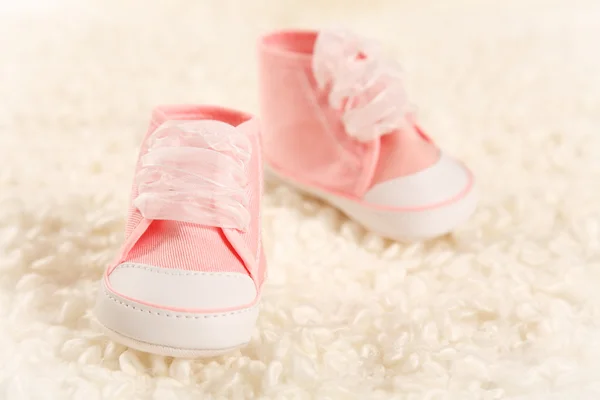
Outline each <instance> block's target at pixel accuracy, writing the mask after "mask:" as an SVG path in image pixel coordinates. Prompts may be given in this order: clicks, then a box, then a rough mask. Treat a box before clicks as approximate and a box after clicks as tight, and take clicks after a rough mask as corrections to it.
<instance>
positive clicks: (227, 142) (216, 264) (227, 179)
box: [105, 106, 265, 288]
mask: <svg viewBox="0 0 600 400" xmlns="http://www.w3.org/2000/svg"><path fill="white" fill-rule="evenodd" d="M186 121H187V122H186ZM182 122H184V123H183V124H182ZM188 122H189V123H188ZM261 182H262V163H261V148H260V138H259V130H258V122H257V121H256V120H254V119H252V118H251V117H250V116H249V115H247V114H244V113H241V112H238V111H234V110H229V109H225V108H220V107H212V106H163V107H158V108H156V109H155V110H154V112H153V114H152V121H151V123H150V127H149V129H148V132H147V134H146V136H145V137H144V140H143V142H142V145H141V149H140V155H139V158H138V162H137V166H136V172H135V179H134V185H133V190H132V194H131V204H130V209H129V213H128V217H127V226H126V232H125V243H124V245H123V248H122V250H121V253H120V254H119V256H118V257H117V259H116V261H115V263H114V264H113V265H112V266H111V267H110V268H109V269H108V270H107V276H108V275H110V273H111V272H112V271H113V270H114V268H116V267H117V266H118V265H120V264H122V263H125V262H127V263H139V264H146V265H151V266H154V267H160V268H168V269H174V268H177V269H180V270H189V271H203V272H237V273H242V274H248V275H250V276H251V277H252V279H253V280H254V281H255V283H256V285H257V288H259V287H260V286H261V285H262V282H263V280H264V275H265V262H264V255H263V251H262V244H261V233H260V232H261V228H260V198H261V191H262V183H261ZM105 281H106V282H107V284H110V282H109V281H108V280H105Z"/></svg>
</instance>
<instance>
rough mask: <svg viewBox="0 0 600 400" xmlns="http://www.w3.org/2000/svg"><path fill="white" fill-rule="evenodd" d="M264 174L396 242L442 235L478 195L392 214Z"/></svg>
mask: <svg viewBox="0 0 600 400" xmlns="http://www.w3.org/2000/svg"><path fill="white" fill-rule="evenodd" d="M264 171H265V179H269V180H271V181H273V180H275V181H280V182H284V183H286V184H288V185H290V186H292V187H294V188H296V189H299V190H301V191H303V192H305V193H307V194H309V195H312V196H315V197H317V198H319V199H322V200H324V201H326V202H328V203H330V204H331V205H333V206H335V207H336V208H338V209H339V210H340V211H342V212H343V213H344V214H346V215H347V216H348V217H350V218H351V219H354V220H355V221H357V222H358V223H360V224H361V225H363V226H364V227H365V228H366V229H368V230H370V231H372V232H375V233H377V234H379V235H381V236H384V237H387V238H390V239H393V240H398V241H418V240H425V239H431V238H435V237H438V236H442V235H445V234H447V233H449V232H451V231H452V230H453V229H454V228H456V227H457V226H458V225H460V224H462V223H464V222H465V221H467V220H468V219H469V217H470V216H471V215H472V214H473V213H474V212H475V209H476V208H477V194H476V191H475V190H474V189H473V188H471V189H470V190H469V192H468V193H466V194H465V195H464V196H463V197H461V198H459V199H457V200H456V201H454V202H452V203H448V204H445V205H443V206H439V207H435V208H430V209H424V210H419V211H394V210H383V209H378V208H375V207H373V208H371V207H365V206H364V205H363V204H360V203H358V202H355V201H353V200H351V199H347V198H344V197H339V196H336V195H333V194H331V193H327V192H325V191H322V190H320V189H317V188H314V187H309V186H306V185H302V184H299V183H297V182H294V181H292V180H290V179H288V178H286V177H284V176H282V175H280V174H279V173H277V172H276V171H275V170H274V169H273V168H271V167H270V166H268V165H265V167H264Z"/></svg>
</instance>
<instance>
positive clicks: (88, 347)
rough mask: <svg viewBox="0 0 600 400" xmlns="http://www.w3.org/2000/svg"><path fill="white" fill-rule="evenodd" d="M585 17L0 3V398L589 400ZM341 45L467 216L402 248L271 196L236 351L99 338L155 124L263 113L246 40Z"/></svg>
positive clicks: (26, 0)
mask: <svg viewBox="0 0 600 400" xmlns="http://www.w3.org/2000/svg"><path fill="white" fill-rule="evenodd" d="M598 21H600V2H598V1H597V0H547V1H541V0H520V1H517V0H506V1H502V2H498V1H493V0H478V1H475V0H457V1H452V2H447V1H445V0H436V1H434V0H425V1H416V0H402V1H397V0H371V1H368V2H367V1H363V2H351V1H342V0H331V1H324V0H320V1H316V0H302V1H299V0H282V1H275V0H271V1H268V0H256V1H248V0H226V1H225V0H224V1H218V2H217V1H210V2H209V1H186V0H174V1H173V0H170V1H168V0H156V1H141V0H127V1H118V0H106V1H101V0H90V1H85V2H84V1H75V0H56V1H52V2H50V1H44V0H22V1H14V2H8V1H3V2H1V3H0V93H1V95H2V96H1V97H0V158H1V159H2V161H3V162H2V168H0V354H1V357H0V358H1V361H0V399H6V400H26V399H82V400H96V399H111V400H114V399H125V400H132V399H160V400H162V399H215V400H216V399H234V400H235V399H318V400H325V399H331V400H345V399H358V400H370V399H373V400H384V399H385V400H387V399H413V400H420V399H429V400H434V399H437V400H447V399H450V400H453V399H457V400H470V399H473V400H481V399H543V400H548V399H561V400H567V399H569V400H570V399H576V400H588V399H589V400H595V399H598V398H599V397H600V256H599V254H600V165H599V164H600V47H599V45H598V40H599V38H600V23H599V22H598ZM340 25H341V26H345V27H348V28H351V29H354V30H356V31H358V32H360V33H363V34H365V35H367V36H371V37H374V38H378V39H381V40H382V41H383V43H384V45H385V46H386V47H387V48H388V50H389V51H390V52H391V53H392V54H394V55H395V56H396V57H397V58H398V59H399V60H400V61H401V63H402V64H403V65H404V67H405V70H406V76H407V81H408V86H409V88H408V89H409V91H410V93H411V94H412V100H413V102H414V103H416V104H417V105H418V106H419V116H420V119H421V121H422V124H423V126H424V127H425V128H426V129H427V131H428V132H429V133H430V134H431V135H432V136H433V137H434V138H435V140H436V141H437V142H438V143H439V144H440V145H441V146H442V147H444V148H445V149H447V151H449V152H450V153H453V154H455V155H457V156H459V157H461V158H462V159H464V161H465V162H466V163H467V164H469V166H470V167H471V168H472V169H473V170H474V171H475V173H476V175H477V178H478V184H479V189H480V191H481V195H482V200H481V206H480V208H479V210H478V211H477V213H476V215H475V216H474V218H473V219H472V220H471V221H469V222H468V223H467V224H465V225H464V226H461V227H460V228H459V229H457V230H456V232H454V233H453V234H452V235H451V236H447V237H444V238H440V239H438V240H434V241H430V242H427V243H415V244H399V243H393V242H391V241H387V240H382V239H381V238H379V237H377V236H375V235H373V234H371V233H369V232H366V231H365V230H364V229H362V228H361V227H359V226H358V225H357V224H356V223H354V222H352V221H349V220H347V219H346V218H344V217H343V216H342V215H341V214H340V213H339V212H338V211H336V210H334V209H332V208H331V207H329V206H327V205H326V204H323V203H321V202H319V201H317V200H315V199H312V198H308V197H304V196H302V195H300V194H298V193H296V192H295V191H294V190H292V189H290V188H287V187H284V186H273V185H271V186H268V187H267V189H266V195H265V202H264V203H265V205H264V239H265V242H266V246H267V248H266V251H267V256H268V260H269V266H270V281H269V284H268V286H267V288H266V290H265V293H264V303H263V306H262V309H261V317H260V320H259V324H258V328H257V330H256V334H255V336H254V339H253V341H252V343H251V344H250V345H249V346H248V347H247V348H245V349H243V350H241V351H238V352H236V353H233V354H230V355H227V356H223V357H218V358H214V359H209V360H201V361H186V360H173V359H169V358H163V357H155V356H150V355H147V354H143V353H139V352H136V351H132V350H128V349H126V348H125V347H123V346H120V345H117V344H115V343H112V342H110V341H108V340H107V339H105V338H104V337H103V336H102V335H101V334H100V333H99V331H98V330H97V328H96V327H95V326H94V324H93V319H92V318H91V315H90V308H91V307H92V304H93V302H94V296H95V292H96V281H97V279H98V278H99V277H100V275H101V273H102V270H103V268H104V267H105V265H106V264H107V263H108V262H109V261H110V260H111V258H112V257H113V255H114V253H115V251H116V250H117V248H118V246H119V245H120V242H121V239H122V237H123V234H122V232H123V227H124V216H125V210H126V204H127V199H128V195H129V188H130V182H131V178H132V172H133V170H132V167H133V165H134V162H135V158H136V155H137V145H138V143H139V141H140V137H141V135H142V133H143V131H144V129H145V127H146V124H147V121H148V117H149V112H150V109H151V108H152V107H153V106H154V105H156V104H160V103H216V104H221V105H227V106H231V107H237V108H241V109H245V110H248V111H252V112H255V111H256V109H257V107H256V103H257V99H256V97H257V96H256V88H257V85H256V80H255V70H256V67H255V59H254V55H255V54H254V47H253V44H254V42H255V40H256V38H257V36H258V35H259V33H261V32H264V31H267V30H270V29H275V28H283V27H309V28H311V27H317V28H318V27H322V26H323V27H330V26H340Z"/></svg>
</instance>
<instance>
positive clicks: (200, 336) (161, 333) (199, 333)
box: [94, 282, 258, 358]
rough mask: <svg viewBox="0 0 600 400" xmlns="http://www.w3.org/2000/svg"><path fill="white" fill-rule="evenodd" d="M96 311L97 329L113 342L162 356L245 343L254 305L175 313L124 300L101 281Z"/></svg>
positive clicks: (212, 352)
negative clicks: (227, 309)
mask: <svg viewBox="0 0 600 400" xmlns="http://www.w3.org/2000/svg"><path fill="white" fill-rule="evenodd" d="M94 313H95V316H96V319H97V320H98V322H99V325H100V327H101V329H102V330H103V331H104V333H105V334H106V335H107V336H108V337H110V338H111V339H113V340H114V341H115V342H118V343H121V344H123V345H125V346H128V347H131V348H133V349H136V350H140V351H144V352H148V353H153V354H158V355H162V356H169V357H182V358H200V357H214V356H218V355H221V354H225V353H229V352H231V351H233V350H235V349H238V348H240V347H243V346H245V345H246V344H248V342H250V339H251V337H252V333H253V332H254V328H255V326H256V320H257V318H258V305H254V306H252V307H250V308H244V309H240V310H235V311H229V312H222V313H213V314H208V313H207V314H198V313H188V312H174V311H169V310H163V309H160V308H156V307H151V306H147V305H143V304H139V303H136V302H133V301H131V300H127V299H125V298H123V297H121V296H119V295H118V294H116V293H114V292H112V291H110V290H109V289H108V288H107V287H106V285H105V283H104V282H102V284H101V287H100V290H99V293H98V298H97V302H96V307H95V309H94Z"/></svg>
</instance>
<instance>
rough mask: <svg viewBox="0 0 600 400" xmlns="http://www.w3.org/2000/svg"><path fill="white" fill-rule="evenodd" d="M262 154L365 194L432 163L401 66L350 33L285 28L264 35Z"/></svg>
mask: <svg viewBox="0 0 600 400" xmlns="http://www.w3.org/2000/svg"><path fill="white" fill-rule="evenodd" d="M259 63H260V65H259V73H260V85H261V86H260V98H261V113H262V134H263V154H264V157H265V159H266V161H267V162H268V163H269V164H270V165H271V166H272V167H273V168H275V169H276V170H277V171H278V172H279V173H282V174H284V175H286V176H289V177H291V178H293V179H295V180H297V181H299V182H301V183H304V184H308V185H314V186H317V187H320V188H322V189H326V190H329V191H333V192H337V193H339V194H343V195H347V196H350V197H355V198H359V199H360V198H361V197H362V196H363V195H364V194H365V192H367V191H368V190H369V189H370V188H371V187H373V185H375V184H377V183H380V182H384V181H387V180H390V179H394V178H398V177H403V176H407V175H410V174H413V173H416V172H418V171H421V170H423V169H425V168H427V167H429V166H431V165H433V164H434V163H435V162H436V161H437V160H438V159H439V157H440V153H439V150H438V149H437V147H436V146H435V145H434V144H433V143H432V141H431V140H430V139H429V138H428V137H427V136H426V135H425V134H424V133H423V132H422V130H421V129H420V128H419V127H418V126H417V125H416V124H415V120H414V116H413V114H412V113H411V109H410V104H409V103H408V101H407V98H406V95H405V93H404V89H403V87H402V82H401V80H400V78H399V76H398V72H399V70H398V68H397V67H396V66H395V65H394V64H393V63H392V62H390V61H389V60H387V59H386V58H385V57H383V55H382V53H381V52H380V51H379V50H378V49H377V47H376V46H374V45H373V44H371V43H369V42H367V41H365V40H363V39H361V38H357V37H355V36H353V35H350V34H347V33H339V32H333V33H330V32H322V33H318V32H312V31H283V32H277V33H273V34H270V35H268V36H265V37H263V38H262V39H261V41H260V43H259Z"/></svg>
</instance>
